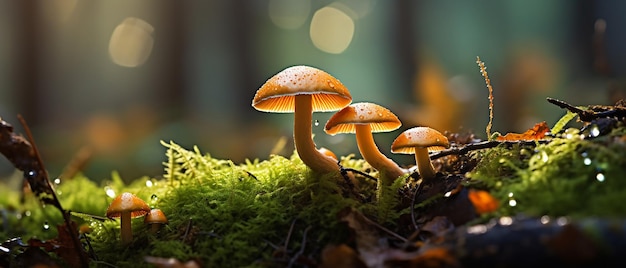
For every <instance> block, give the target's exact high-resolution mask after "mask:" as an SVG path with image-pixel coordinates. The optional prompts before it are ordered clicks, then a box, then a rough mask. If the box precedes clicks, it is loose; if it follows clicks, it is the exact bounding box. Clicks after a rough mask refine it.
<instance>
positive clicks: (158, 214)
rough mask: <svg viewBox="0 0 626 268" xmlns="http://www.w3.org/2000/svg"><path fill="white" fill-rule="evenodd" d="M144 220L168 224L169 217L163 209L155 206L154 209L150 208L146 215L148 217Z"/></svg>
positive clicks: (151, 222)
mask: <svg viewBox="0 0 626 268" xmlns="http://www.w3.org/2000/svg"><path fill="white" fill-rule="evenodd" d="M143 222H144V223H145V224H154V223H157V224H166V223H168V222H169V221H168V220H167V217H165V213H163V211H161V210H160V209H158V208H153V209H152V210H150V212H149V213H148V214H147V215H146V217H145V218H144V220H143Z"/></svg>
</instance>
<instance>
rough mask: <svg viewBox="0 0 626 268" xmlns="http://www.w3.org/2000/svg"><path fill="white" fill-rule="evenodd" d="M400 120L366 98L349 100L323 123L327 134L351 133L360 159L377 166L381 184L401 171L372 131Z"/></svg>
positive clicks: (390, 127) (394, 125) (384, 129)
mask: <svg viewBox="0 0 626 268" xmlns="http://www.w3.org/2000/svg"><path fill="white" fill-rule="evenodd" d="M401 125H402V123H401V122H400V120H399V119H398V117H397V116H396V115H395V114H393V113H392V112H391V111H389V110H388V109H387V108H385V107H382V106H380V105H378V104H374V103H369V102H360V103H353V104H351V105H350V106H347V107H345V108H343V109H341V110H340V111H338V112H337V113H335V114H334V115H333V116H332V117H330V119H328V122H326V126H325V127H324V131H326V133H328V134H330V135H335V134H338V133H355V134H356V142H357V146H358V147H359V151H360V152H361V156H363V159H365V161H367V162H368V163H369V164H370V165H371V166H372V167H374V168H375V169H377V170H378V171H379V172H380V173H381V175H380V180H381V181H382V184H383V185H391V184H392V183H393V180H394V179H396V178H398V177H400V176H402V175H405V174H406V173H407V171H405V170H403V169H402V168H400V167H399V166H398V164H396V163H395V162H394V161H393V160H391V159H389V158H388V157H386V156H385V155H384V154H383V153H382V152H380V150H379V149H378V147H377V146H376V143H375V142H374V137H373V135H372V133H374V132H388V131H393V130H396V129H398V128H399V127H400V126H401Z"/></svg>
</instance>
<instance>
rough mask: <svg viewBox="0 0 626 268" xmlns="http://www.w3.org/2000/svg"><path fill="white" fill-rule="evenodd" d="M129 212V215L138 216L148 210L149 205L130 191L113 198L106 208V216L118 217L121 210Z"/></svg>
mask: <svg viewBox="0 0 626 268" xmlns="http://www.w3.org/2000/svg"><path fill="white" fill-rule="evenodd" d="M129 211H130V212H131V213H130V216H131V217H133V218H135V217H140V216H143V215H145V214H146V213H148V212H150V207H149V206H148V204H146V202H144V201H143V200H141V198H139V197H137V196H135V195H134V194H131V193H122V194H120V195H118V196H117V197H115V199H113V202H111V204H110V205H109V208H107V214H106V216H107V218H119V217H120V216H121V215H122V212H129Z"/></svg>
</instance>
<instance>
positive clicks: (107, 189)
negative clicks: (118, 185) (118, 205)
mask: <svg viewBox="0 0 626 268" xmlns="http://www.w3.org/2000/svg"><path fill="white" fill-rule="evenodd" d="M104 192H105V193H106V194H107V196H108V197H110V198H115V190H113V188H111V186H105V187H104Z"/></svg>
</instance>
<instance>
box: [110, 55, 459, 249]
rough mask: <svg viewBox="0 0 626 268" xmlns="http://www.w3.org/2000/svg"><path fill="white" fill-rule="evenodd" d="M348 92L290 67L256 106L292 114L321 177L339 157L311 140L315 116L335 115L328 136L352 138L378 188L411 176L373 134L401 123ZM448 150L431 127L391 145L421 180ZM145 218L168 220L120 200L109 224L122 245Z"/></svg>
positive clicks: (127, 196) (300, 144) (297, 140)
mask: <svg viewBox="0 0 626 268" xmlns="http://www.w3.org/2000/svg"><path fill="white" fill-rule="evenodd" d="M351 102H352V96H351V95H350V92H349V91H348V89H347V88H346V87H345V86H344V85H343V84H342V83H341V82H340V81H339V80H338V79H337V78H335V77H333V76H332V75H330V74H328V73H326V72H324V71H322V70H319V69H317V68H313V67H310V66H304V65H299V66H292V67H289V68H286V69H284V70H283V71H281V72H279V73H277V74H276V75H274V76H273V77H271V78H270V79H268V80H267V81H266V82H265V84H263V85H262V86H261V88H259V90H258V91H257V92H256V94H255V96H254V99H253V101H252V106H253V107H254V108H255V109H257V110H259V111H263V112H274V113H294V132H293V138H294V144H295V147H296V151H297V153H298V156H299V157H300V159H301V160H302V162H303V163H304V164H305V165H307V166H308V167H309V168H311V170H313V171H314V172H317V173H319V174H328V173H335V174H340V172H341V169H340V166H339V165H338V159H337V156H336V155H335V154H334V153H333V152H332V151H330V150H328V149H326V148H319V149H318V148H317V147H316V145H315V143H314V142H313V137H312V116H313V112H330V111H337V110H339V111H338V112H336V113H335V114H334V115H333V116H332V117H331V118H330V119H329V120H328V122H327V123H326V125H325V127H324V131H325V132H326V133H327V134H329V135H336V134H339V133H354V134H355V135H356V141H357V146H358V148H359V152H360V153H361V156H362V157H363V159H364V160H365V161H367V162H368V163H369V164H370V165H371V166H372V167H373V168H375V169H376V170H378V172H379V178H378V187H383V186H384V185H391V184H392V183H393V181H394V180H395V179H397V178H398V177H400V176H404V175H406V174H408V173H409V170H407V169H403V168H401V167H400V166H398V164H396V163H395V162H394V161H393V160H391V159H389V158H388V157H386V156H385V155H384V154H383V153H382V152H380V150H379V149H378V147H377V146H376V143H375V142H374V138H373V135H372V133H376V132H389V131H393V130H396V129H398V128H400V126H401V125H402V123H401V122H400V120H399V119H398V117H397V116H396V115H395V114H393V113H392V112H391V111H390V110H388V109H387V108H385V107H382V106H380V105H378V104H374V103H370V102H360V103H353V104H350V103H351ZM447 147H449V143H448V139H447V138H446V137H445V136H444V135H443V134H441V133H440V132H439V131H437V130H434V129H432V128H429V127H413V128H410V129H407V130H406V131H404V132H402V133H401V134H400V135H399V136H398V137H397V138H396V139H395V140H394V141H393V143H392V145H391V152H393V153H400V154H415V161H416V167H417V172H418V174H419V175H420V177H421V178H422V179H423V180H430V179H434V178H435V177H436V173H435V170H434V168H433V165H432V163H431V162H430V157H429V151H434V150H442V149H444V148H447ZM144 215H145V216H146V217H145V221H144V222H145V223H146V224H149V225H152V231H153V232H156V231H157V230H158V228H159V225H161V224H166V223H167V218H165V215H164V214H163V212H161V210H159V209H150V207H149V206H148V205H147V204H146V203H145V202H144V201H143V200H141V199H140V198H138V197H137V196H135V195H133V194H131V193H122V194H121V195H119V196H117V197H116V198H115V199H114V200H113V202H112V203H111V205H110V206H109V208H108V209H107V213H106V216H107V217H108V218H111V219H113V218H120V222H121V241H122V244H128V243H130V242H131V241H132V239H133V236H132V229H131V219H132V218H135V217H141V216H144Z"/></svg>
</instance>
